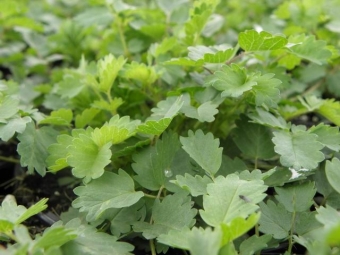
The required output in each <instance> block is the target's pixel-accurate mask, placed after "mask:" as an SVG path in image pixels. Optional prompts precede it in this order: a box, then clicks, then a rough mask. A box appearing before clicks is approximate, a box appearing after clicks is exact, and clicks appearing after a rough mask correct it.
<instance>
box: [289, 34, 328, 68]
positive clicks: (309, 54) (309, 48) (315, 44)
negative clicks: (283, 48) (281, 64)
mask: <svg viewBox="0 0 340 255" xmlns="http://www.w3.org/2000/svg"><path fill="white" fill-rule="evenodd" d="M290 40H291V39H290ZM326 44H327V43H326V42H325V41H321V40H315V37H314V36H307V37H304V38H303V41H302V42H301V43H297V44H296V45H293V46H291V47H289V48H288V49H289V51H290V52H291V53H293V54H295V55H296V56H298V57H300V58H303V59H307V60H309V61H311V62H314V63H316V64H318V65H321V64H324V63H326V62H327V60H328V59H329V58H330V57H331V56H332V53H331V52H330V51H329V50H328V49H327V48H326Z"/></svg>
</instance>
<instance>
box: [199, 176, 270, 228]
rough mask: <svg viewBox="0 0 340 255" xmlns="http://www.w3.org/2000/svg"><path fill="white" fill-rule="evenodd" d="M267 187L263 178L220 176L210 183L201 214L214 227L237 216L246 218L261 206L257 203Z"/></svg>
mask: <svg viewBox="0 0 340 255" xmlns="http://www.w3.org/2000/svg"><path fill="white" fill-rule="evenodd" d="M266 189H267V186H265V185H264V184H263V181H262V180H253V181H245V180H241V179H239V177H238V176H237V175H235V174H230V175H228V176H227V177H222V176H219V177H218V178H216V179H215V182H214V183H211V184H208V187H207V191H208V194H207V195H204V196H203V207H204V210H200V215H201V217H202V219H203V220H204V221H205V222H206V223H207V224H208V225H210V226H213V227H216V226H219V225H220V224H221V223H225V224H228V223H230V222H231V221H232V220H233V219H235V218H237V217H243V218H246V217H248V216H249V215H250V214H252V213H254V212H255V211H256V210H257V209H258V208H259V207H258V205H257V203H259V202H261V201H262V200H263V199H264V198H265V197H266V194H264V191H266Z"/></svg>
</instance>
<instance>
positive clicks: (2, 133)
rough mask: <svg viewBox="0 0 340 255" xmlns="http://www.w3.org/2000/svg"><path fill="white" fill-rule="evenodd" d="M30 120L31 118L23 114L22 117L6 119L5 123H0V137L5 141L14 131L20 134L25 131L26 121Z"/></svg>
mask: <svg viewBox="0 0 340 255" xmlns="http://www.w3.org/2000/svg"><path fill="white" fill-rule="evenodd" d="M31 121H32V119H31V118H30V117H28V116H25V117H23V118H20V117H17V118H11V119H7V120H6V123H0V139H2V140H3V141H5V142H7V141H8V140H9V139H11V138H12V137H13V136H14V134H15V133H20V134H21V133H22V132H24V131H25V128H26V125H27V123H29V122H31Z"/></svg>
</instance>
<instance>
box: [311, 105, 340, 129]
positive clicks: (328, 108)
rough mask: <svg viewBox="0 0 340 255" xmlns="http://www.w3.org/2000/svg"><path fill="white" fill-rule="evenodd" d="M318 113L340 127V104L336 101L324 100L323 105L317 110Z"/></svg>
mask: <svg viewBox="0 0 340 255" xmlns="http://www.w3.org/2000/svg"><path fill="white" fill-rule="evenodd" d="M317 113H319V114H321V115H322V116H323V117H325V118H327V119H328V120H330V121H331V122H333V123H334V124H335V125H337V126H340V102H338V101H334V99H327V100H323V104H322V105H321V106H320V108H319V109H318V110H317Z"/></svg>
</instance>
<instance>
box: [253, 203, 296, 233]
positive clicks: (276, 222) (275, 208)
mask: <svg viewBox="0 0 340 255" xmlns="http://www.w3.org/2000/svg"><path fill="white" fill-rule="evenodd" d="M260 208H261V218H260V221H259V223H260V228H259V230H260V231H261V232H262V233H265V234H270V235H273V236H274V238H275V239H283V238H286V237H287V236H288V234H289V230H290V227H291V225H292V224H291V222H292V215H291V213H289V212H287V211H286V210H285V208H284V207H283V205H281V204H278V205H276V204H275V203H274V202H273V201H271V200H269V201H268V202H267V204H265V203H260Z"/></svg>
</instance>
